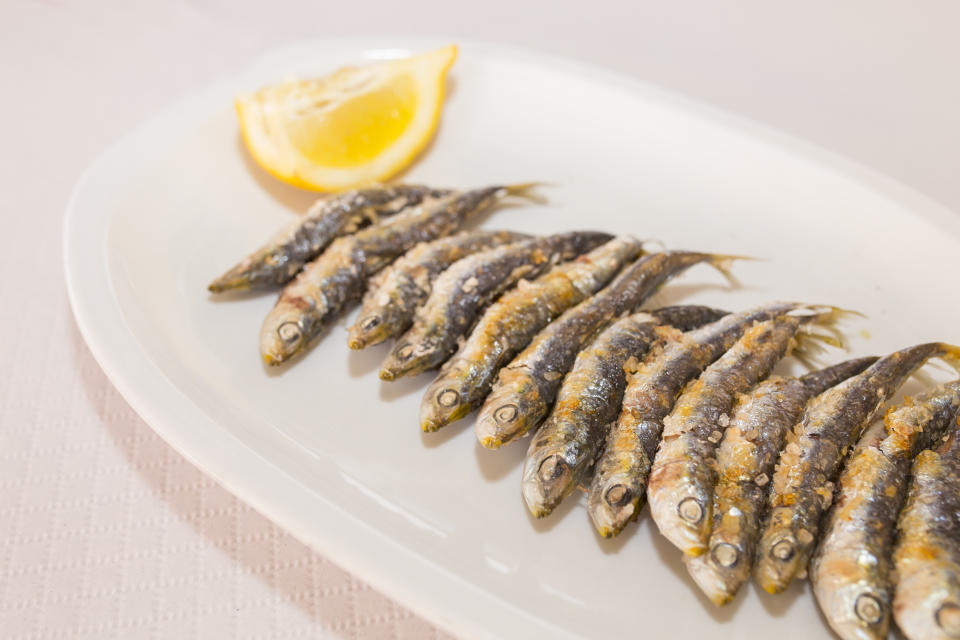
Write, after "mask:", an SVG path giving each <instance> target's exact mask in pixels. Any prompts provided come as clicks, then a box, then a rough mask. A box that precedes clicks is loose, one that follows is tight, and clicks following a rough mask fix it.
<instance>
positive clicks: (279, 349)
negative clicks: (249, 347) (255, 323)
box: [260, 303, 309, 365]
mask: <svg viewBox="0 0 960 640" xmlns="http://www.w3.org/2000/svg"><path fill="white" fill-rule="evenodd" d="M305 324H306V318H305V316H304V315H303V314H301V313H299V311H298V310H297V309H289V308H287V307H286V305H283V304H282V303H280V304H277V306H276V307H274V308H273V310H272V311H271V312H270V313H269V314H268V315H267V318H266V320H264V322H263V327H262V328H261V330H260V354H261V355H262V356H263V361H264V362H266V363H267V364H269V365H279V364H282V363H284V362H286V361H287V360H289V359H290V358H292V357H293V356H295V355H296V354H297V353H299V352H300V351H302V350H303V349H304V348H305V347H306V346H307V342H308V339H307V336H308V330H309V329H308V327H306V326H304V325H305Z"/></svg>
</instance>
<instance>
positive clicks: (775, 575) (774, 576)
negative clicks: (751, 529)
mask: <svg viewBox="0 0 960 640" xmlns="http://www.w3.org/2000/svg"><path fill="white" fill-rule="evenodd" d="M799 556H800V552H799V549H798V548H797V543H796V540H794V538H793V536H792V535H780V536H777V537H776V538H775V539H773V540H770V541H764V542H762V543H761V545H760V549H759V554H758V561H757V568H756V571H755V574H756V579H757V583H758V584H759V585H760V587H761V588H763V590H764V591H766V592H767V593H773V594H776V593H781V592H783V591H784V590H785V589H786V588H787V587H788V586H789V585H790V581H791V580H792V579H793V576H794V575H795V574H796V568H797V565H798V561H799Z"/></svg>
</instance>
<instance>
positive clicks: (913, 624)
mask: <svg viewBox="0 0 960 640" xmlns="http://www.w3.org/2000/svg"><path fill="white" fill-rule="evenodd" d="M897 531H898V540H897V544H896V548H895V550H894V554H893V563H894V566H895V567H896V575H897V585H896V593H895V595H894V598H893V617H894V619H895V620H896V621H897V626H899V627H900V630H901V631H902V632H903V634H904V635H905V636H906V637H907V638H909V639H910V640H952V639H954V638H957V637H960V425H957V423H956V422H954V427H953V428H952V429H951V433H950V434H949V436H948V437H947V439H946V440H945V441H944V442H943V443H942V444H941V445H940V446H939V447H937V449H936V450H933V449H928V450H926V451H923V452H921V453H920V454H919V455H918V456H917V457H916V459H915V460H914V462H913V468H912V480H911V483H910V486H909V492H908V495H907V500H906V505H905V506H904V508H903V511H902V512H901V513H900V519H899V522H898V524H897Z"/></svg>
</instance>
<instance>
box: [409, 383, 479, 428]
mask: <svg viewBox="0 0 960 640" xmlns="http://www.w3.org/2000/svg"><path fill="white" fill-rule="evenodd" d="M464 396H465V394H464V393H463V392H462V391H459V390H457V389H454V388H451V387H445V386H440V387H439V388H432V387H428V388H427V392H426V393H425V394H424V396H423V402H422V403H421V404H420V426H421V428H422V429H423V430H424V431H436V430H438V429H440V428H441V427H445V426H446V425H448V424H450V423H451V422H456V421H457V420H459V419H460V418H462V417H464V416H465V415H467V413H468V412H469V411H470V408H471V406H470V404H469V403H468V402H467V401H466V399H465V397H464Z"/></svg>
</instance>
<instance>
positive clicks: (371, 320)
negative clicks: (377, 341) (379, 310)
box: [360, 315, 380, 331]
mask: <svg viewBox="0 0 960 640" xmlns="http://www.w3.org/2000/svg"><path fill="white" fill-rule="evenodd" d="M379 324H380V316H378V315H372V316H367V317H366V318H364V319H363V320H361V321H360V328H361V329H363V330H364V331H370V330H371V329H374V328H376V327H377V326H378V325H379Z"/></svg>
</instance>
